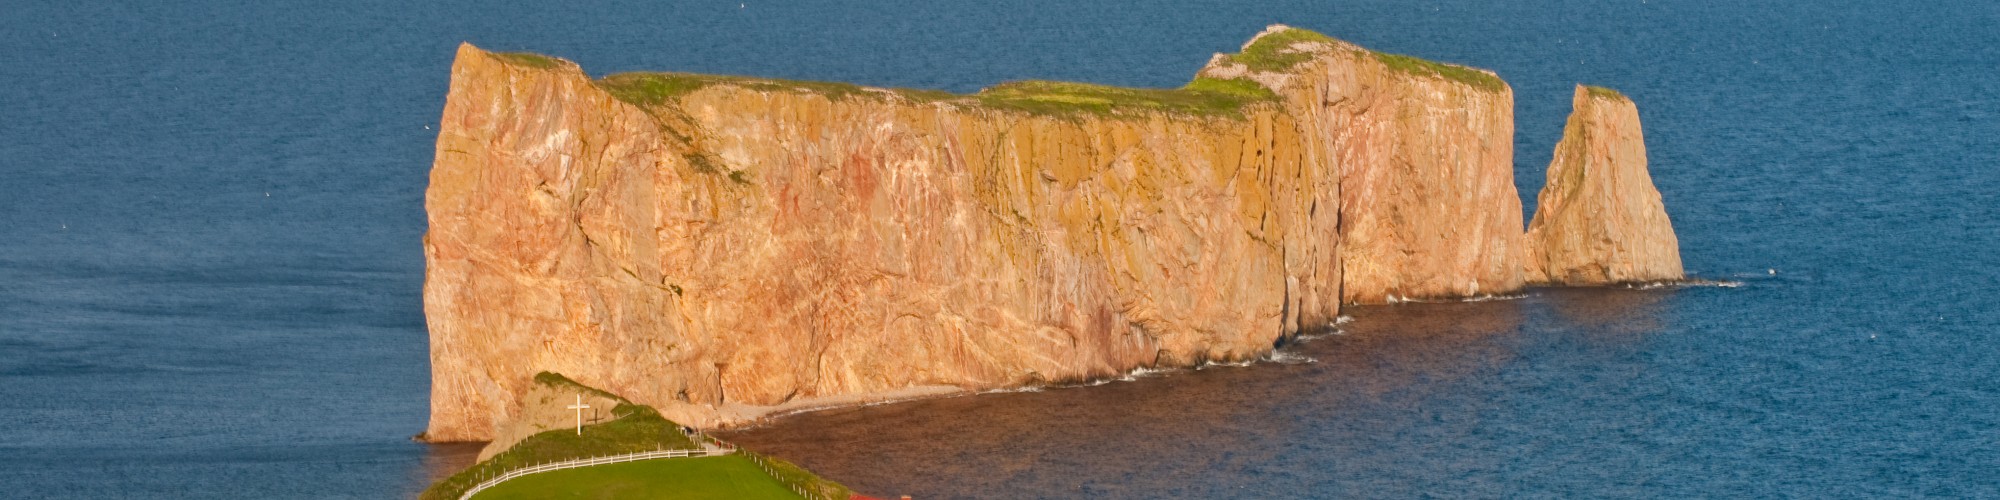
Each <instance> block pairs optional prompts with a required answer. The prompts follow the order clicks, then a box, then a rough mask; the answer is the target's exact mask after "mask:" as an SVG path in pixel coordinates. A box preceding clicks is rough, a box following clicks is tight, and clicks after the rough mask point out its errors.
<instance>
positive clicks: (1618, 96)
mask: <svg viewBox="0 0 2000 500" xmlns="http://www.w3.org/2000/svg"><path fill="white" fill-rule="evenodd" d="M1583 90H1584V91H1585V92H1589V93H1590V96H1591V97H1602V98H1605V99H1613V100H1619V101H1629V100H1632V99H1631V98H1629V97H1625V94H1624V93H1621V92H1619V91H1617V90H1614V89H1610V88H1605V87H1599V86H1596V85H1585V86H1583Z"/></svg>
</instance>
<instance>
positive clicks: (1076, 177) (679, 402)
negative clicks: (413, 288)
mask: <svg viewBox="0 0 2000 500" xmlns="http://www.w3.org/2000/svg"><path fill="white" fill-rule="evenodd" d="M1512 105H1513V97H1512V91H1511V90H1510V89H1509V88H1508V87H1507V85H1506V84H1505V83H1504V82H1502V81H1501V80H1500V79H1499V78H1498V77H1496V76H1494V75H1493V74H1492V73H1489V72H1485V71H1481V70H1476V69H1470V68H1464V67H1458V66H1451V65H1443V64H1437V63H1431V62H1428V61H1422V60H1417V59H1413V58H1408V57H1402V56H1393V55H1387V54H1380V53H1375V52H1371V51H1368V50H1366V49H1362V48H1360V47H1356V46H1353V45H1351V44H1347V43H1344V42H1339V41H1336V40H1333V39H1330V38H1327V37H1325V36H1322V35H1319V34H1316V33H1311V32H1308V31H1303V30H1296V29H1289V28H1284V27H1273V28H1272V29H1270V30H1267V31H1265V32H1264V33H1261V34H1259V35H1258V36H1257V37H1256V38H1254V39H1252V40H1251V41H1250V42H1249V43H1246V44H1245V45H1244V47H1243V50H1242V51H1241V52H1240V53H1237V54H1229V55H1217V56H1216V57H1215V58H1214V59H1212V60H1211V62H1210V64H1209V65H1208V66H1207V67H1206V68H1204V69H1203V70H1202V71H1201V73H1199V75H1198V76H1197V78H1196V79H1195V80H1194V81H1193V82H1192V83H1190V84H1189V85H1188V86H1187V87H1185V88H1183V89H1176V90H1145V89H1121V88H1113V87H1103V86H1096V85H1085V84H1074V83H1057V82H1017V83H1010V84H1004V85H1000V86H996V87H994V88H991V89H987V90H985V91H982V92H980V93H978V94H972V95H951V94H944V93H938V92H925V91H907V90H892V89H878V88H867V87H858V86H852V85H844V84H831V83H819V82H791V81H778V80H763V79H749V78H736V77H717V76H703V75H686V74H669V73H645V74H625V75H613V76H610V77H606V78H604V79H602V80H596V81H593V80H591V79H590V78H588V77H587V76H585V74H584V73H583V72H582V71H581V70H580V69H579V68H577V67H576V66H575V65H573V64H571V63H568V62H567V61H561V60H557V59H550V58H545V57H541V56H532V55H522V54H494V53H488V52H485V51H481V50H479V49H477V48H474V47H472V46H470V45H465V46H462V47H460V50H459V54H458V59H457V61H456V62H455V63H454V65H453V67H452V83H451V91H450V94H449V95H448V96H447V98H446V105H445V112H444V119H443V123H442V128H441V132H440V134H439V137H438V147H437V160H436V164H435V165H434V167H433V170H432V173H431V186H430V189H429V191H428V192H427V199H426V208H427V210H428V211H429V214H430V233H429V234H427V235H426V237H425V248H426V256H427V259H428V264H429V265H428V267H427V275H426V281H425V288H424V298H425V312H426V316H427V317H428V319H429V323H430V329H431V339H432V340H431V359H432V372H433V382H432V383H433V389H432V413H431V423H430V427H429V429H428V430H427V432H426V437H427V438H429V439H433V440H440V441H453V440H481V439H490V438H492V437H493V436H494V433H495V429H497V428H500V427H501V426H502V425H503V423H504V422H507V421H508V420H509V419H510V418H511V414H512V413H514V412H516V411H519V410H518V408H519V405H520V402H519V401H518V398H520V397H521V394H522V393H523V392H524V390H525V389H526V388H527V387H528V384H529V379H530V377H531V376H532V375H533V374H535V373H537V372H539V371H544V370H548V371H557V372H561V373H564V374H568V375H570V376H571V377H575V378H576V379H577V380H579V381H581V382H584V383H587V384H590V385H592V386H597V387H604V388H606V389H608V390H611V391H614V392H617V393H620V394H624V395H626V396H628V397H630V398H632V400H634V401H636V402H639V403H642V404H648V405H652V406H655V407H657V408H660V409H661V411H662V413H663V414H665V415H666V416H668V417H669V418H672V419H674V420H677V421H680V422H686V423H692V424H695V425H702V426H711V425H723V424H729V423H733V422H740V421H743V420H745V419H749V418H754V417H755V416H756V415H758V414H759V413H762V412H767V411H772V410H774V409H782V408H791V407H798V406H801V405H811V404H821V403H829V402H855V401H865V400H872V399H882V398H890V397H898V396H902V395H911V394H919V393H934V392H939V391H964V390H979V389H986V388H997V387H1007V386H1017V385H1022V384H1034V383H1042V382H1055V381H1073V380H1081V379H1088V378H1094V377H1103V376H1110V375H1114V374H1117V373H1121V372H1125V371H1129V370H1132V369H1135V368H1140V367H1152V366H1183V365H1189V364H1195V363H1200V362H1203V361H1207V360H1241V359H1247V358H1252V357H1257V356H1261V355H1264V354H1265V353H1267V352H1268V351H1269V350H1270V348H1271V347H1272V345H1273V343H1274V342H1276V341H1279V340H1281V339H1282V338H1284V337H1285V336H1286V335H1289V334H1292V333H1295V332H1297V331H1300V330H1302V329H1308V328H1315V327H1319V326H1322V325H1325V324H1328V323H1330V322H1331V321H1332V320H1333V319H1334V318H1335V317H1336V315H1337V314H1338V313H1339V305H1340V304H1341V303H1342V302H1350V303H1355V302H1358V303H1376V302H1384V301H1393V300H1395V299H1397V298H1450V297H1463V296H1472V295H1482V294H1491V293H1504V292H1508V291H1513V290H1517V289H1519V288H1520V287H1521V286H1522V285H1523V283H1524V281H1523V275H1522V271H1521V264H1520V263H1521V261H1522V260H1523V258H1524V256H1525V254H1526V249H1525V244H1524V242H1525V240H1524V239H1523V237H1522V236H1523V235H1522V233H1521V220H1520V205H1519V203H1520V201H1519V199H1518V198H1517V197H1516V196H1515V195H1514V194H1513V193H1514V187H1513V176H1512V169H1511V166H1510V165H1511V156H1512V150H1511V148H1512V144H1513V137H1512V135H1513V124H1512V114H1513V112H1512Z"/></svg>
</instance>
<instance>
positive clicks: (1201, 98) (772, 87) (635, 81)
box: [494, 26, 1507, 118]
mask: <svg viewBox="0 0 2000 500" xmlns="http://www.w3.org/2000/svg"><path fill="white" fill-rule="evenodd" d="M1302 44H1303V45H1302ZM1311 44H1323V45H1318V46H1315V45H1311ZM1329 49H1332V50H1356V51H1360V52H1361V53H1365V54H1367V55H1370V56H1372V57H1373V58H1375V59H1376V60H1378V61H1380V62H1381V63H1382V64H1384V65H1386V66H1387V67H1389V68H1390V69H1392V70H1395V71H1400V72H1404V73H1409V74H1413V75H1418V76H1424V77H1435V78H1443V79H1446V80H1451V81H1456V82H1461V83H1465V84H1467V85H1471V86H1473V87H1476V88H1479V89H1484V90H1489V91H1499V90H1503V89H1505V88H1506V85H1507V84H1506V83H1505V82H1504V81H1501V80H1500V77H1498V76H1495V75H1494V74H1493V73H1491V72H1487V71H1484V70H1480V69H1475V68H1470V67H1466V66H1459V65H1455V64H1446V63H1439V62H1434V61H1428V60H1424V59H1419V58H1415V57H1410V56H1403V55H1396V54H1386V53H1381V52H1374V51H1369V50H1367V49H1361V48H1359V47H1355V46H1354V45H1352V44H1348V43H1345V42H1341V41H1339V40H1335V39H1334V38H1332V37H1328V36H1326V35H1322V34H1319V33H1316V32H1313V31H1309V30H1303V29H1298V28H1291V27H1284V26H1273V27H1271V28H1270V29H1267V30H1265V31H1264V32H1263V33H1259V34H1258V36H1257V37H1255V38H1253V39H1251V41H1250V42H1249V43H1247V44H1245V45H1244V46H1243V48H1242V49H1241V51H1239V52H1236V53H1233V54H1222V55H1220V56H1219V62H1222V63H1224V64H1241V65H1243V67H1245V68H1247V69H1248V70H1249V71H1250V72H1259V73H1271V72H1285V71H1290V70H1292V69H1293V68H1294V67H1295V66H1297V65H1299V64H1301V63H1304V62H1306V61H1310V60H1312V59H1313V57H1315V55H1316V54H1319V53H1321V52H1323V51H1325V50H1329ZM494 56H495V57H497V58H500V59H501V60H503V61H506V62H508V63H510V64H516V65H520V66H525V67H533V68H542V69H551V68H559V67H565V66H567V67H574V64H573V63H569V62H567V61H563V60H561V59H556V58H551V57H548V56H541V55H536V54H525V53H503V54H494ZM596 83H597V85H598V86H599V87H601V88H603V89H605V90H606V91H608V92H610V93H611V95H612V96H614V97H616V98H618V99H619V100H622V101H625V102H629V103H633V104H637V105H641V106H660V105H667V104H671V103H674V102H677V101H678V100H679V99H680V98H681V97H683V96H686V95H688V94H690V93H693V92H694V91H697V90H701V89H703V88H706V87H710V86H716V85H727V86H733V87H738V88H743V89H748V90H753V91H760V92H793V93H802V94H814V95H821V96H825V97H826V98H828V99H831V100H835V101H839V100H845V99H857V98H858V99H870V100H877V101H886V100H891V99H899V100H903V101H908V102H919V103H930V102H945V103H952V104H956V105H962V106H971V107H977V108H986V109H995V110H1004V111H1014V112H1022V113H1027V114H1032V115H1042V116H1056V117H1082V116H1099V117H1120V116H1146V115H1153V114H1168V115H1183V116H1215V117H1225V118H1240V117H1242V116H1243V114H1244V111H1245V110H1247V109H1248V108H1249V107H1251V106H1254V105H1257V104H1259V103H1266V102H1275V101H1277V100H1278V95H1277V94H1276V93H1274V92H1272V91H1271V90H1270V89H1268V88H1266V87H1265V86H1264V85H1263V84H1260V83H1257V82H1256V81H1255V80H1252V79H1251V78H1249V77H1247V76H1243V77H1232V78H1214V77H1208V76H1199V77H1196V78H1195V79H1193V80H1192V81H1190V82H1189V83H1188V84H1187V85H1184V86H1181V87H1180V88H1173V89H1154V88H1131V87H1115V86H1110V85H1097V84H1090V83H1077V82H1056V81H1046V80H1025V81H1016V82H1007V83H1002V84H999V85H995V86H992V87H988V88H986V89H983V90H980V91H979V92H976V93H972V94H954V93H950V92H945V91H939V90H919V89H903V88H879V87H864V86H861V85H855V84H851V83H839V82H819V81H802V80H784V79H776V78H757V77H747V76H730V75H708V74H695V73H673V72H636V73H620V74H614V75H609V76H606V77H604V78H601V79H598V80H597V81H596Z"/></svg>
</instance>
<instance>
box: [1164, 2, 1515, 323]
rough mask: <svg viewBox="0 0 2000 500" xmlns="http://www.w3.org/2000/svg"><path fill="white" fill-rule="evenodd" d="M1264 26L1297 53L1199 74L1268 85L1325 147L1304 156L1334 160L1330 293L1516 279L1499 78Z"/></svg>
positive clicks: (1509, 156)
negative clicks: (1336, 200)
mask: <svg viewBox="0 0 2000 500" xmlns="http://www.w3.org/2000/svg"><path fill="white" fill-rule="evenodd" d="M1265 38H1280V39H1282V38H1292V39H1294V40H1299V42H1294V43H1295V44H1299V43H1303V44H1305V45H1303V46H1302V47H1301V48H1304V49H1307V50H1309V51H1310V54H1311V56H1310V58H1308V59H1304V61H1303V62H1301V63H1299V64H1296V65H1293V66H1290V67H1284V68H1279V69H1277V70H1266V71H1256V70H1255V69H1254V68H1249V67H1246V66H1249V65H1246V64H1239V63H1234V62H1233V61H1232V59H1235V58H1240V57H1230V56H1219V57H1218V58H1217V60H1216V61H1215V62H1211V63H1210V65H1209V67H1207V68H1205V69H1203V71H1202V75H1204V76H1234V75H1237V74H1247V75H1248V76H1250V77H1251V78H1253V79H1255V80H1256V81H1258V82H1261V83H1263V84H1264V85H1265V86H1267V87H1269V88H1272V89H1274V90H1276V91H1277V92H1278V93H1279V94H1280V95H1283V96H1284V98H1285V107H1286V109H1287V110H1289V111H1290V112H1291V113H1292V114H1293V115H1295V116H1297V117H1298V119H1299V120H1300V121H1301V122H1303V123H1302V125H1303V126H1304V127H1306V128H1307V129H1308V133H1307V134H1306V136H1307V137H1308V138H1309V140H1312V141H1316V142H1318V143H1319V144H1317V145H1316V146H1318V147H1320V148H1322V150H1323V151H1324V152H1325V156H1323V157H1319V158H1315V159H1314V160H1313V163H1314V164H1315V165H1319V166H1320V168H1326V169H1330V170H1331V171H1333V172H1338V174H1339V176H1340V181H1339V183H1338V184H1339V186H1338V189H1339V191H1340V194H1341V196H1340V231H1339V234H1340V252H1339V253H1340V255H1341V257H1340V260H1341V269H1342V288H1343V293H1342V300H1343V301H1344V302H1348V303H1362V304H1373V303H1383V302H1394V301H1396V300H1397V299H1424V298H1453V297H1467V296H1478V295H1486V294H1495V293H1506V292H1511V291H1515V290H1518V289H1520V288H1521V285H1522V275H1521V268H1520V262H1521V259H1522V257H1523V252H1524V249H1523V242H1522V240H1521V215H1520V214H1521V200H1520V198H1519V196H1518V195H1516V194H1515V193H1516V191H1515V188H1514V142H1513V137H1514V93H1513V91H1512V89H1511V88H1509V87H1508V86H1507V84H1506V82H1504V81H1502V80H1501V79H1500V78H1499V77H1498V76H1495V75H1494V74H1492V73H1490V72H1487V71H1485V70H1479V69H1473V68H1466V67H1461V66H1453V65H1446V64H1439V63H1434V62H1430V61H1425V60H1422V59H1416V58H1412V57H1407V56H1399V55H1392V54H1384V53H1380V52H1373V51H1369V50H1366V49H1363V48H1360V47H1357V46H1354V45H1351V44H1348V43H1345V42H1340V41H1337V40H1333V39H1330V38H1326V37H1324V36H1321V35H1318V34H1316V33H1312V32H1309V31H1304V30H1296V29H1287V28H1284V27H1281V26H1279V27H1273V29H1272V30H1268V31H1266V32H1264V33H1261V34H1259V36H1258V39H1260V40H1261V39H1265ZM1253 45H1254V44H1253ZM1250 52H1251V47H1245V53H1246V54H1248V53H1250Z"/></svg>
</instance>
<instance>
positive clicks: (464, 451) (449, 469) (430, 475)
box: [412, 443, 486, 487]
mask: <svg viewBox="0 0 2000 500" xmlns="http://www.w3.org/2000/svg"><path fill="white" fill-rule="evenodd" d="M424 446H425V450H424V451H425V453H424V457H423V460H422V461H421V463H420V466H419V467H418V469H417V471H416V472H415V473H414V474H413V475H416V476H417V477H416V478H415V481H412V483H413V484H418V485H423V486H422V487H428V486H429V485H430V484H432V483H436V482H438V481H442V480H444V478H447V477H451V475H452V474H457V473H458V471H462V470H465V469H466V468H467V467H472V464H475V463H478V462H479V449H480V448H485V447H486V443H433V444H426V445H424Z"/></svg>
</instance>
